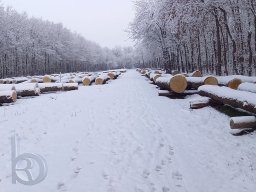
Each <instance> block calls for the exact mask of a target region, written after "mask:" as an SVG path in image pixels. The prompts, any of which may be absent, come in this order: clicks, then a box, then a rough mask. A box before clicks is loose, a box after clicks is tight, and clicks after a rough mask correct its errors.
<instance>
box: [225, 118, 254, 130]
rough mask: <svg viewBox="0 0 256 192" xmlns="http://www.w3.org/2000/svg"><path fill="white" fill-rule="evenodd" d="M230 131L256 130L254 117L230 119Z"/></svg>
mask: <svg viewBox="0 0 256 192" xmlns="http://www.w3.org/2000/svg"><path fill="white" fill-rule="evenodd" d="M230 128H231V129H248V128H255V129H256V117H255V116H245V117H232V118H231V119H230Z"/></svg>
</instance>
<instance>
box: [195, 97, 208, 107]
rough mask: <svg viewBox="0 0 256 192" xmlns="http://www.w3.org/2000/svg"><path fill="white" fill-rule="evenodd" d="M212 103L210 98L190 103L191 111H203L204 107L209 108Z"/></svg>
mask: <svg viewBox="0 0 256 192" xmlns="http://www.w3.org/2000/svg"><path fill="white" fill-rule="evenodd" d="M210 103H211V99H210V98H209V97H203V98H200V99H197V100H192V101H190V109H201V108H204V107H208V106H209V105H210Z"/></svg>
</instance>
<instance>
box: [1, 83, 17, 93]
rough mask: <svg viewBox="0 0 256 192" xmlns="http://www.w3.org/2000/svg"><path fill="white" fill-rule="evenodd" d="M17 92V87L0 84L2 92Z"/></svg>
mask: <svg viewBox="0 0 256 192" xmlns="http://www.w3.org/2000/svg"><path fill="white" fill-rule="evenodd" d="M9 90H15V86H14V85H13V84H0V91H9Z"/></svg>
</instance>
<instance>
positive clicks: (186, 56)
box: [130, 0, 256, 76]
mask: <svg viewBox="0 0 256 192" xmlns="http://www.w3.org/2000/svg"><path fill="white" fill-rule="evenodd" d="M130 32H131V35H132V37H133V38H134V39H136V40H137V42H138V44H137V46H138V47H137V49H138V50H139V52H140V57H139V58H140V64H139V66H140V67H157V68H159V67H160V68H165V69H167V70H168V71H169V72H170V71H172V70H178V71H182V72H191V71H194V70H196V69H198V70H200V71H203V72H204V73H206V74H216V75H232V74H241V75H249V76H251V75H255V74H256V1H255V0H171V1H170V0H138V1H136V17H135V20H134V21H133V23H132V24H131V27H130Z"/></svg>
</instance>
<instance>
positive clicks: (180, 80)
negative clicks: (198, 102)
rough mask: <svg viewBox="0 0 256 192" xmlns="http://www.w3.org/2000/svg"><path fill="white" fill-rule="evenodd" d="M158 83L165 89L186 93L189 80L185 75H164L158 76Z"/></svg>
mask: <svg viewBox="0 0 256 192" xmlns="http://www.w3.org/2000/svg"><path fill="white" fill-rule="evenodd" d="M156 85H157V86H158V87H160V89H163V90H169V91H173V92H175V93H184V91H185V90H186V88H187V80H186V78H185V77H184V76H183V75H175V76H172V75H164V76H162V77H159V78H157V80H156Z"/></svg>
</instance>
